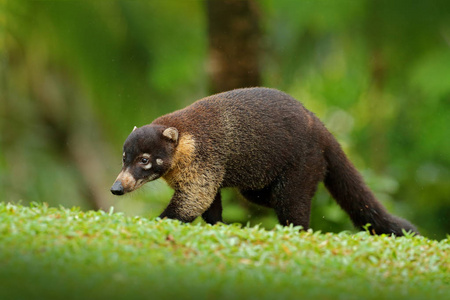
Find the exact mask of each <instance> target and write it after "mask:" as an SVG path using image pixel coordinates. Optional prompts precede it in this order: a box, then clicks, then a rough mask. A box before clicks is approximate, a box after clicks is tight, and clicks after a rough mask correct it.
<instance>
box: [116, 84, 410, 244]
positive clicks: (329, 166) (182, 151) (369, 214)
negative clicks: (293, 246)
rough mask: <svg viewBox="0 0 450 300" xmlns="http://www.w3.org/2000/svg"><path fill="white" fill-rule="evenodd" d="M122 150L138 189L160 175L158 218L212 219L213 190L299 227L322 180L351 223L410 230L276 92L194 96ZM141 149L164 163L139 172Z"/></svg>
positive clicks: (316, 123)
mask: <svg viewBox="0 0 450 300" xmlns="http://www.w3.org/2000/svg"><path fill="white" fill-rule="evenodd" d="M167 128H169V129H167ZM166 129H167V132H166V131H165V130H166ZM163 133H165V135H164V134H163ZM171 134H172V135H171ZM174 135H176V137H175V138H173V137H174ZM169 137H170V138H169ZM124 153H125V157H126V158H125V163H124V168H123V170H122V172H121V174H122V173H124V172H125V174H128V175H130V174H131V175H132V177H133V178H135V180H136V181H139V180H141V183H142V182H143V181H148V180H153V179H155V178H158V177H163V178H164V179H165V180H166V181H167V182H168V184H169V185H170V186H171V187H172V188H173V189H174V190H175V194H174V195H173V197H172V200H171V201H170V203H169V205H168V207H167V208H166V209H165V210H164V212H163V213H162V214H161V218H164V217H168V218H174V219H178V220H181V221H184V222H191V221H193V220H194V219H195V218H197V217H198V216H202V217H203V218H204V219H205V221H206V222H208V223H211V224H214V223H216V222H221V221H222V204H221V198H220V189H221V188H224V187H237V188H238V189H239V190H240V192H241V193H242V195H243V196H244V197H245V198H246V199H248V200H249V201H251V202H254V203H257V204H260V205H264V206H267V207H271V208H273V209H274V210H275V212H276V214H277V216H278V219H279V221H280V223H281V224H283V225H288V224H293V225H301V226H303V227H304V228H308V226H309V218H310V207H311V198H312V197H313V195H314V193H315V191H316V189H317V185H318V183H319V182H320V181H324V183H325V186H326V187H327V188H328V190H329V191H330V193H331V194H332V195H333V197H334V198H335V199H336V201H337V202H338V203H339V205H340V206H341V207H342V208H343V209H344V210H345V211H346V212H347V213H348V214H349V215H350V218H351V219H352V221H353V223H354V224H355V226H356V227H359V228H363V226H365V225H366V224H368V223H370V224H371V226H370V231H371V232H372V233H375V234H382V233H387V234H395V235H397V236H401V235H403V232H402V229H404V230H406V231H413V232H417V230H416V229H415V228H414V226H413V225H411V224H410V223H409V222H407V221H405V220H403V219H400V218H397V217H395V216H392V215H390V214H389V213H388V212H387V211H386V210H385V208H384V207H383V206H382V205H381V204H380V203H379V202H378V201H377V200H376V199H375V197H374V195H373V193H372V192H371V191H370V190H369V188H368V187H367V186H366V185H365V183H364V181H363V179H362V178H361V176H360V174H359V173H358V171H357V170H356V169H355V168H354V166H353V165H352V163H351V162H350V161H349V160H348V159H347V157H346V156H345V154H344V152H343V151H342V149H341V147H340V146H339V144H338V142H337V141H336V140H335V138H334V137H333V136H332V135H331V133H330V132H329V131H328V130H327V129H326V128H325V127H324V125H323V124H322V122H321V121H320V120H319V119H318V118H317V117H316V116H315V115H314V114H313V113H311V112H310V111H308V110H307V109H306V108H304V107H303V105H302V104H300V102H298V101H296V100H295V99H293V98H292V97H290V96H289V95H287V94H285V93H282V92H280V91H277V90H273V89H267V88H248V89H238V90H232V91H229V92H225V93H221V94H217V95H213V96H210V97H207V98H204V99H201V100H199V101H197V102H195V103H194V104H192V105H190V106H188V107H186V108H184V109H182V110H179V111H176V112H173V113H170V114H167V115H164V116H162V117H159V118H158V119H156V120H155V121H153V123H151V124H150V125H146V126H143V127H141V128H138V129H137V130H135V131H133V132H132V133H131V134H130V136H129V137H128V139H127V141H126V142H125V145H124ZM142 153H149V154H150V155H151V161H152V162H153V163H154V164H155V162H156V159H157V158H160V162H161V160H162V161H163V162H164V163H163V164H162V165H161V166H157V167H158V168H159V169H158V168H156V169H154V170H153V167H152V168H151V169H150V170H146V172H142V166H141V167H139V164H142V163H141V162H140V161H139V159H140V158H139V157H140V156H139V155H141V154H142ZM127 159H128V160H127ZM136 162H138V163H136ZM155 166H156V165H155ZM140 169H141V170H140ZM128 175H127V176H128ZM127 176H125V177H127ZM119 177H120V176H119ZM127 178H128V177H127ZM148 178H150V179H148ZM147 179H148V180H147ZM120 185H121V178H118V179H117V181H116V183H115V184H114V186H113V189H112V191H113V193H116V194H123V193H124V192H127V191H132V190H133V189H134V188H133V187H132V186H131V184H128V185H129V186H128V187H123V186H122V190H120ZM114 187H116V188H115V189H114Z"/></svg>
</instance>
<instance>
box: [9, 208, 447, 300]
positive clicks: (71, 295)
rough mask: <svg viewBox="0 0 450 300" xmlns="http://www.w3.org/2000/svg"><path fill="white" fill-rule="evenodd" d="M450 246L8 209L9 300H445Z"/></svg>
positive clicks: (55, 210) (423, 240) (422, 241)
mask: <svg viewBox="0 0 450 300" xmlns="http://www.w3.org/2000/svg"><path fill="white" fill-rule="evenodd" d="M449 254H450V241H449V239H448V238H447V239H445V240H442V241H440V242H438V241H434V240H430V239H427V238H425V237H403V238H391V237H388V236H370V235H368V234H367V233H365V232H361V233H358V234H349V233H341V234H323V233H320V232H312V231H308V232H301V233H299V232H298V228H292V227H291V228H289V227H288V228H286V227H281V226H280V227H277V228H275V229H274V230H271V231H268V230H265V229H261V228H258V227H252V228H248V227H244V228H242V227H241V226H238V225H216V226H209V225H201V224H198V225H190V224H181V223H179V222H177V221H171V220H163V221H162V220H148V219H146V218H142V217H134V218H130V217H125V216H123V215H121V214H118V213H105V212H94V211H87V212H83V211H80V210H79V209H65V208H50V207H47V206H46V205H32V206H30V207H23V206H17V205H11V204H4V203H0V299H301V298H304V299H448V298H447V297H448V295H450V255H449Z"/></svg>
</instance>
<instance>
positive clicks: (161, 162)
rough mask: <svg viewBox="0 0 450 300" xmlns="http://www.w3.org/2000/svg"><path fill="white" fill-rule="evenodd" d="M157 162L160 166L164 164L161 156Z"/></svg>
mask: <svg viewBox="0 0 450 300" xmlns="http://www.w3.org/2000/svg"><path fill="white" fill-rule="evenodd" d="M156 163H157V164H158V165H159V166H160V165H162V164H163V160H162V159H161V158H157V159H156Z"/></svg>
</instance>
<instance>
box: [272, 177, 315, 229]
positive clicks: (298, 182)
mask: <svg viewBox="0 0 450 300" xmlns="http://www.w3.org/2000/svg"><path fill="white" fill-rule="evenodd" d="M319 181H320V178H319V176H315V174H312V175H311V174H306V175H305V174H302V172H301V171H300V172H298V171H296V170H290V171H288V172H286V173H285V174H283V175H282V176H280V177H279V178H278V179H277V180H276V181H275V182H274V184H273V185H272V198H273V203H274V209H275V212H276V214H277V217H278V220H279V222H280V224H281V225H290V224H292V225H294V226H298V225H300V226H302V227H303V229H305V230H306V229H308V228H309V219H310V213H311V199H312V197H313V196H314V193H315V192H316V190H317V185H318V183H319Z"/></svg>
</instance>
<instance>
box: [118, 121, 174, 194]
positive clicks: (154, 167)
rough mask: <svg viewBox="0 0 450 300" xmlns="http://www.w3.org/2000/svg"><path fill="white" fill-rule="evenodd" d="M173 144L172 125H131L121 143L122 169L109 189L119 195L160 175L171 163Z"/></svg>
mask: <svg viewBox="0 0 450 300" xmlns="http://www.w3.org/2000/svg"><path fill="white" fill-rule="evenodd" d="M177 144H178V130H177V129H176V128H174V127H165V126H160V125H146V126H143V127H140V128H136V127H134V129H133V131H132V132H131V133H130V135H129V136H128V138H127V139H126V140H125V143H124V145H123V156H122V171H121V172H120V173H119V176H117V179H116V181H115V182H114V184H113V186H112V187H111V192H112V193H113V194H114V195H123V194H125V193H129V192H132V191H134V190H136V189H138V188H139V187H141V186H142V185H144V184H145V183H147V182H149V181H152V180H155V179H158V178H159V177H161V176H163V175H164V174H165V173H166V172H167V171H168V170H169V168H170V166H171V165H172V158H173V154H174V152H175V148H176V146H177Z"/></svg>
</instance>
